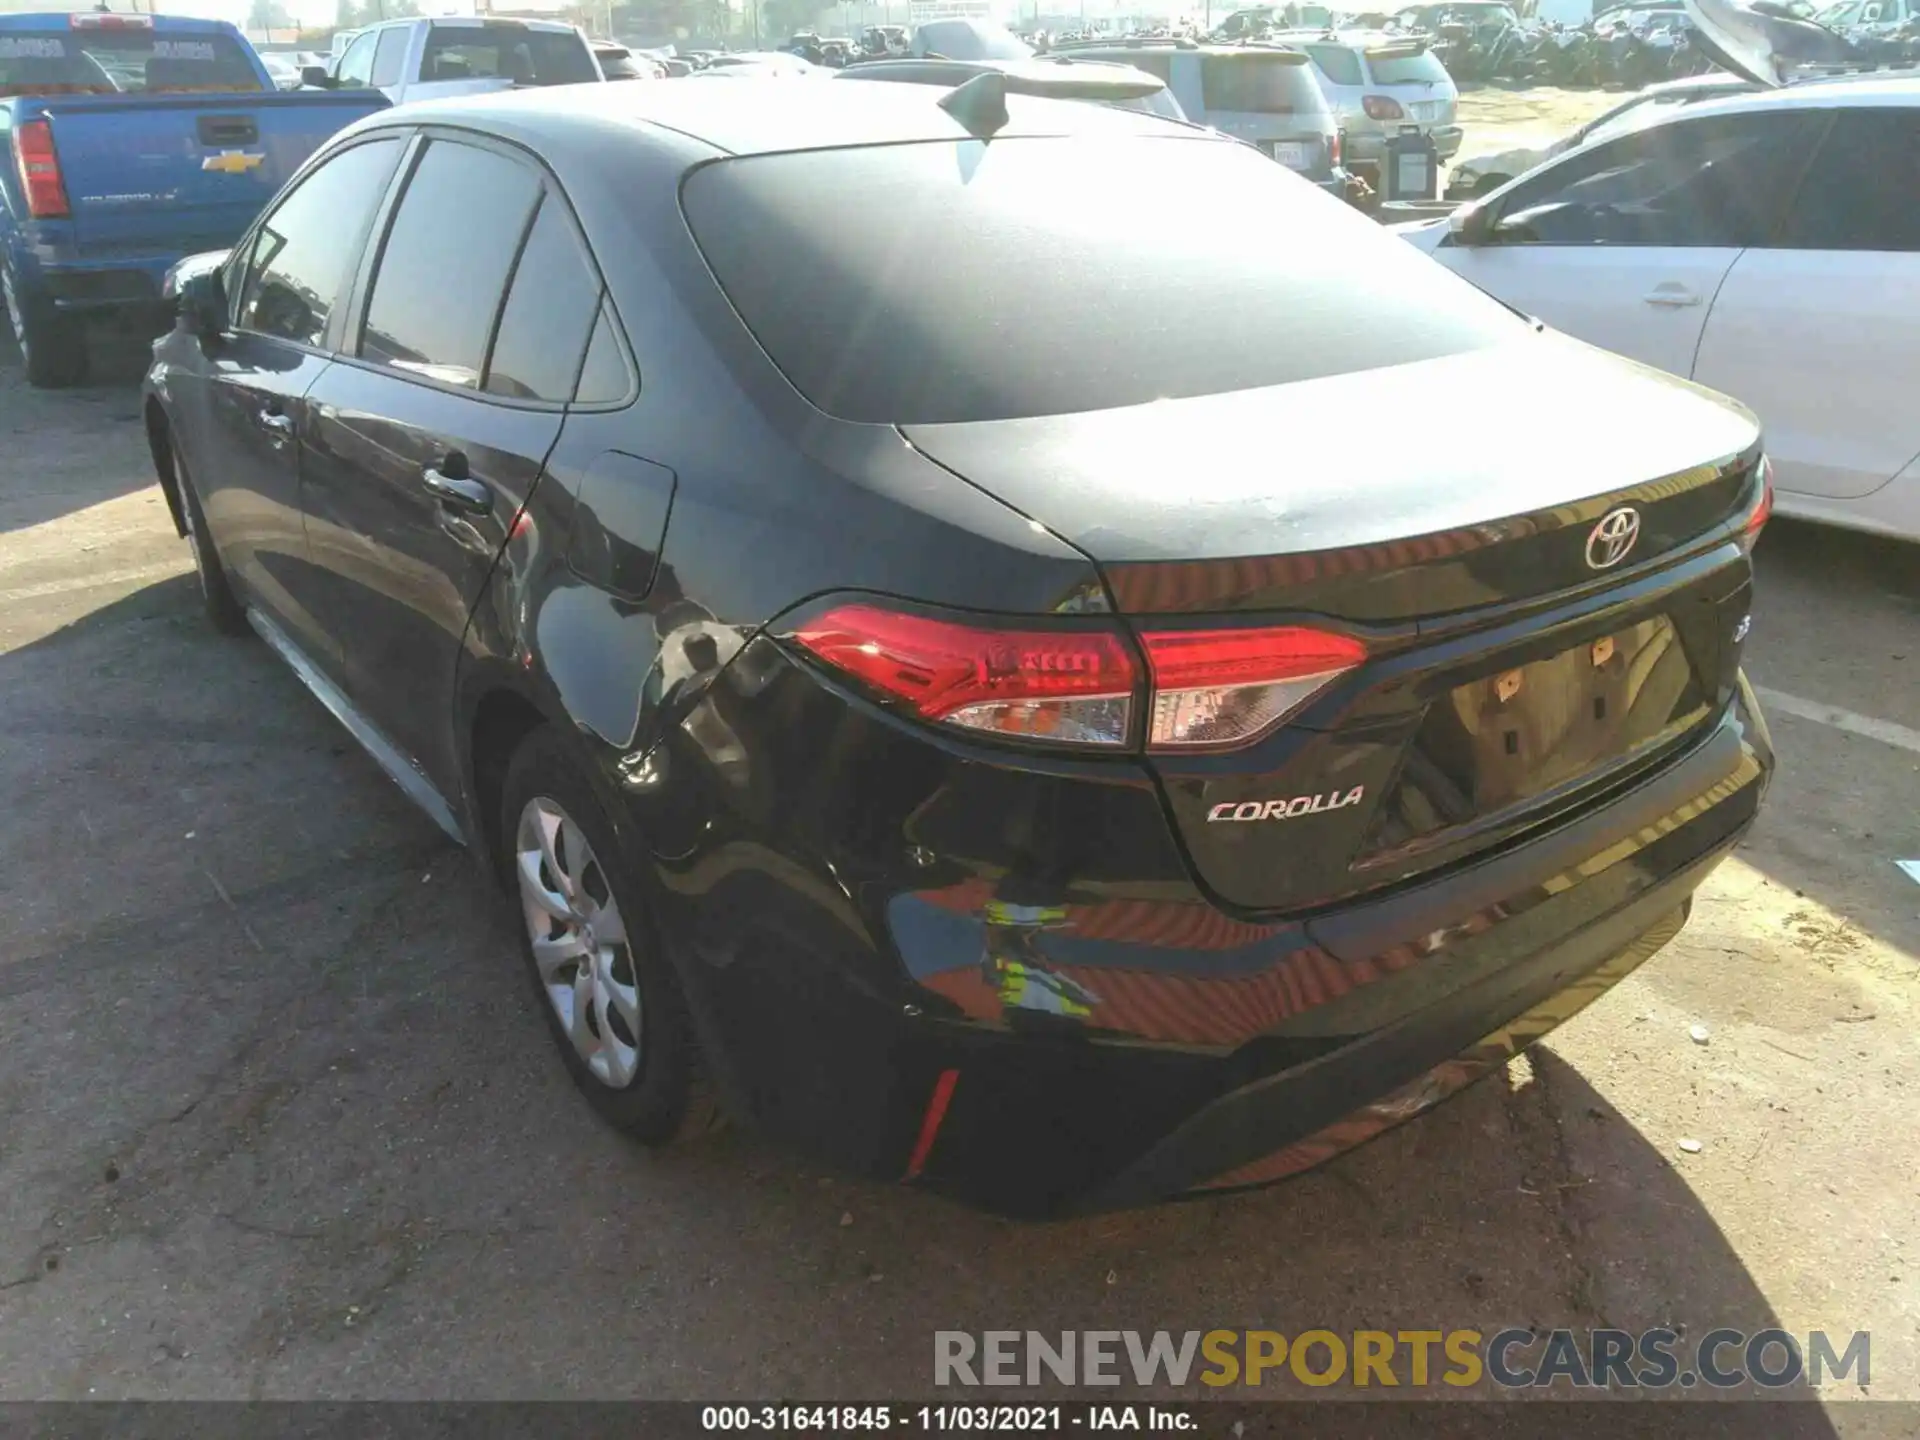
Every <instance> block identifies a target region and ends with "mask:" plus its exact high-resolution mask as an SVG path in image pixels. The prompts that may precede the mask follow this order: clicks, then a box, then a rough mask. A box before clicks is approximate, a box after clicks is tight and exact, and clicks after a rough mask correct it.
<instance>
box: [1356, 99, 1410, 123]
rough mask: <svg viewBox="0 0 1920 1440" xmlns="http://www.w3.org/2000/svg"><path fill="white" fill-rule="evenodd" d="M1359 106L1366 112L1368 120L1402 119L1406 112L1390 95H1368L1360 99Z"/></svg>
mask: <svg viewBox="0 0 1920 1440" xmlns="http://www.w3.org/2000/svg"><path fill="white" fill-rule="evenodd" d="M1360 108H1361V109H1362V110H1364V111H1366V112H1367V118H1368V119H1369V120H1404V119H1406V118H1407V112H1406V111H1405V110H1403V109H1402V108H1401V107H1400V102H1399V101H1398V100H1396V99H1394V98H1393V97H1392V96H1391V95H1368V96H1365V97H1364V98H1362V100H1361V101H1360Z"/></svg>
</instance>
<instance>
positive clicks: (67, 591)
mask: <svg viewBox="0 0 1920 1440" xmlns="http://www.w3.org/2000/svg"><path fill="white" fill-rule="evenodd" d="M191 569H192V567H191V566H184V567H183V566H182V565H181V564H180V563H179V562H178V561H175V562H173V563H172V564H169V565H142V566H140V567H139V568H138V569H137V570H112V571H109V572H108V573H106V574H105V575H76V576H74V577H73V578H71V579H67V580H48V581H45V582H44V583H42V584H39V585H21V586H19V587H17V588H16V589H12V590H0V605H12V604H15V603H17V602H19V601H21V600H45V599H46V598H48V597H49V596H52V595H71V594H74V593H75V592H76V591H80V590H104V589H107V588H109V587H111V586H115V585H132V584H136V583H138V582H139V581H142V580H164V579H166V578H167V577H168V576H169V575H185V574H187V573H189V571H190V570H191Z"/></svg>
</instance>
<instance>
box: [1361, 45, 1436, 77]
mask: <svg viewBox="0 0 1920 1440" xmlns="http://www.w3.org/2000/svg"><path fill="white" fill-rule="evenodd" d="M1367 69H1369V70H1371V71H1372V72H1373V83H1374V84H1376V85H1413V84H1423V83H1432V84H1436V85H1438V84H1442V83H1445V82H1448V81H1450V80H1451V79H1452V77H1451V76H1449V75H1448V74H1447V67H1446V66H1444V65H1442V64H1441V63H1440V57H1439V56H1438V55H1435V54H1434V53H1433V52H1432V51H1431V50H1422V51H1421V52H1420V53H1419V54H1418V55H1369V56H1367Z"/></svg>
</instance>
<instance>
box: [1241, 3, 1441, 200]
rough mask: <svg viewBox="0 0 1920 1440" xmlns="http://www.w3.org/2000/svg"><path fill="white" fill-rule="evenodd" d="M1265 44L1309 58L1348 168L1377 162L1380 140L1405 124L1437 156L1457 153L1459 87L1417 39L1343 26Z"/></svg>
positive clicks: (1381, 149) (1383, 148)
mask: <svg viewBox="0 0 1920 1440" xmlns="http://www.w3.org/2000/svg"><path fill="white" fill-rule="evenodd" d="M1273 43H1275V44H1280V45H1284V46H1286V47H1287V48H1289V49H1295V50H1304V51H1306V52H1307V57H1308V58H1309V59H1310V60H1312V61H1313V65H1314V69H1315V70H1316V71H1317V72H1318V73H1319V77H1320V91H1321V93H1322V94H1323V95H1325V96H1326V97H1327V104H1328V105H1329V106H1331V107H1332V108H1333V113H1334V117H1335V118H1336V119H1337V120H1338V121H1339V123H1340V129H1341V134H1342V136H1343V139H1342V141H1341V153H1342V154H1343V155H1345V157H1346V161H1347V165H1348V167H1349V168H1352V167H1353V166H1355V165H1361V166H1377V165H1378V164H1379V163H1380V159H1381V157H1382V156H1383V155H1384V154H1385V153H1386V145H1387V139H1388V137H1389V136H1392V135H1397V134H1399V133H1400V132H1401V131H1402V130H1404V129H1406V128H1407V127H1408V126H1412V127H1414V128H1415V129H1417V130H1419V131H1421V132H1422V133H1423V134H1427V135H1431V136H1432V137H1433V143H1434V147H1435V148H1436V149H1437V150H1438V151H1439V152H1440V158H1441V159H1442V160H1450V159H1452V158H1453V156H1454V155H1455V154H1456V153H1458V151H1459V149H1460V141H1461V139H1462V138H1463V135H1464V132H1463V131H1462V130H1461V128H1460V125H1459V123H1458V115H1459V108H1460V91H1459V90H1458V88H1456V87H1455V85H1454V83H1453V77H1452V76H1451V75H1449V74H1447V67H1446V66H1444V65H1442V64H1441V63H1440V57H1439V56H1438V55H1436V54H1434V53H1433V51H1432V50H1431V49H1430V48H1429V47H1428V45H1427V42H1426V41H1425V40H1410V39H1408V38H1406V37H1405V36H1397V35H1388V34H1385V33H1383V32H1379V31H1352V30H1349V31H1341V32H1339V33H1336V34H1319V35H1314V36H1304V35H1298V36H1297V35H1281V36H1277V37H1276V38H1275V40H1274V42H1273Z"/></svg>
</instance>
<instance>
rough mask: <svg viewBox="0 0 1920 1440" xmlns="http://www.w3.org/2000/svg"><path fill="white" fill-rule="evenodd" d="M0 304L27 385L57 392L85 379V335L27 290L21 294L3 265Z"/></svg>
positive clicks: (79, 328)
mask: <svg viewBox="0 0 1920 1440" xmlns="http://www.w3.org/2000/svg"><path fill="white" fill-rule="evenodd" d="M0 301H4V306H5V309H6V313H7V326H8V328H9V329H10V330H11V331H12V333H13V343H14V344H16V345H18V346H19V347H20V362H21V366H22V368H23V369H25V370H26V372H27V383H28V384H29V385H31V386H33V387H34V388H35V389H36V390H58V389H63V388H65V387H66V386H69V385H78V384H79V383H80V382H81V381H82V380H84V379H86V376H87V342H86V334H85V332H84V331H83V330H82V329H81V327H80V325H79V324H78V323H77V322H76V321H73V320H70V319H68V318H67V317H65V316H63V315H61V314H60V313H59V312H58V311H56V310H54V308H53V307H52V306H51V305H48V304H47V303H46V302H45V301H44V300H42V299H40V298H39V297H37V296H35V295H34V294H32V293H31V292H30V291H29V292H25V293H23V292H22V290H21V289H20V287H18V286H17V285H16V284H15V283H14V278H13V272H12V271H11V270H9V269H7V268H6V267H4V266H0Z"/></svg>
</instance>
